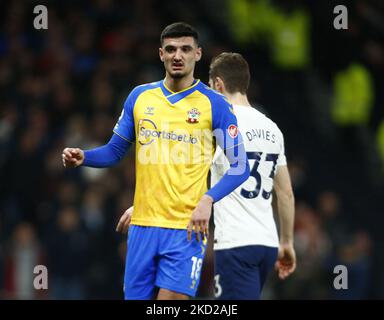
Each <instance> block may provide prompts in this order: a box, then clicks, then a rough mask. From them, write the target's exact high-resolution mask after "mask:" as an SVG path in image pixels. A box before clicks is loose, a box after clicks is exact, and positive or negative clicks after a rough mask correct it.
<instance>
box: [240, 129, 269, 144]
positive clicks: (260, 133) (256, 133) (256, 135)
mask: <svg viewBox="0 0 384 320" xmlns="http://www.w3.org/2000/svg"><path fill="white" fill-rule="evenodd" d="M245 135H246V137H247V139H248V141H252V140H254V139H264V140H266V141H270V142H272V143H275V142H276V135H275V133H274V132H273V131H270V130H265V129H256V128H253V129H251V130H248V131H246V132H245Z"/></svg>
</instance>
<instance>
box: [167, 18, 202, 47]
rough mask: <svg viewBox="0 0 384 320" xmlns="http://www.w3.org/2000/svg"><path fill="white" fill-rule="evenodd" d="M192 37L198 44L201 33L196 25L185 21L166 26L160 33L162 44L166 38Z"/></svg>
mask: <svg viewBox="0 0 384 320" xmlns="http://www.w3.org/2000/svg"><path fill="white" fill-rule="evenodd" d="M181 37H192V38H193V39H195V42H196V44H198V43H199V34H198V32H197V31H196V29H195V28H194V27H192V26H191V25H189V24H188V23H185V22H175V23H172V24H170V25H169V26H166V27H165V28H164V30H163V32H162V33H161V35H160V44H161V45H163V41H164V39H166V38H181Z"/></svg>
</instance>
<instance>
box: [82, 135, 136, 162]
mask: <svg viewBox="0 0 384 320" xmlns="http://www.w3.org/2000/svg"><path fill="white" fill-rule="evenodd" d="M130 146H131V143H130V142H128V141H127V140H125V139H123V138H121V137H120V136H118V135H117V134H113V135H112V138H111V140H109V142H108V143H107V144H106V145H104V146H101V147H98V148H95V149H91V150H86V151H84V162H83V166H85V167H92V168H106V167H111V166H113V165H115V164H116V163H117V162H119V161H120V160H121V159H122V158H123V157H124V155H125V153H126V152H127V150H128V149H129V147H130Z"/></svg>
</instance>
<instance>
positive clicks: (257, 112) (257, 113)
mask: <svg viewBox="0 0 384 320" xmlns="http://www.w3.org/2000/svg"><path fill="white" fill-rule="evenodd" d="M234 109H235V113H236V116H237V117H238V118H240V117H241V118H243V119H245V120H248V121H252V120H255V119H256V121H257V122H259V123H262V124H263V125H264V126H266V127H269V128H271V129H274V130H276V131H278V132H279V133H281V134H282V132H281V130H280V128H279V126H278V125H277V123H276V122H275V121H273V120H272V119H271V118H270V117H269V116H268V115H267V114H266V113H265V111H264V107H263V106H261V105H259V104H253V105H252V107H242V106H234ZM244 111H245V112H244Z"/></svg>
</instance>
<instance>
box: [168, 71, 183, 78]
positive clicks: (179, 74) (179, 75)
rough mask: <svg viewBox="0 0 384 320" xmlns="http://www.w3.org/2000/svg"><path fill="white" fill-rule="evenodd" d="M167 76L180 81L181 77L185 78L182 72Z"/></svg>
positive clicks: (174, 72)
mask: <svg viewBox="0 0 384 320" xmlns="http://www.w3.org/2000/svg"><path fill="white" fill-rule="evenodd" d="M169 75H170V76H171V77H172V78H173V79H181V78H183V77H185V72H184V71H173V70H172V71H171V72H170V73H169Z"/></svg>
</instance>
